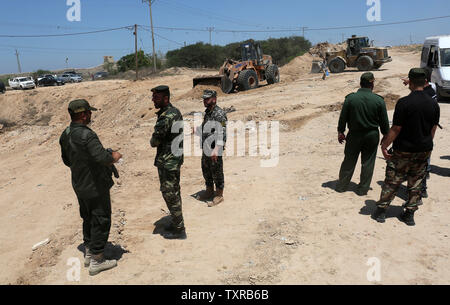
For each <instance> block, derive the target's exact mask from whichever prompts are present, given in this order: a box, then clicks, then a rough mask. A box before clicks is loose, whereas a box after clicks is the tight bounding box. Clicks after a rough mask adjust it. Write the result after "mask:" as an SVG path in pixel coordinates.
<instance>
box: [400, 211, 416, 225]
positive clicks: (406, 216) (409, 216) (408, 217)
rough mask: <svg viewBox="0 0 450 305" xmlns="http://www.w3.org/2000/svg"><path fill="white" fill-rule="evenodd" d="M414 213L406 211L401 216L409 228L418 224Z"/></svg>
mask: <svg viewBox="0 0 450 305" xmlns="http://www.w3.org/2000/svg"><path fill="white" fill-rule="evenodd" d="M414 212H415V211H412V210H410V209H406V210H405V212H403V214H402V216H401V220H403V222H404V223H406V224H407V225H408V226H415V225H416V223H415V222H414Z"/></svg>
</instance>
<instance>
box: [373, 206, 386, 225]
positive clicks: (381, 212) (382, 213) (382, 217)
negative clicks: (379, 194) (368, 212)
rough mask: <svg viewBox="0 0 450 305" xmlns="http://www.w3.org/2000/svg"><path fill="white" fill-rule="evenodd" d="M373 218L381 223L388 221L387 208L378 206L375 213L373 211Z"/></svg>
mask: <svg viewBox="0 0 450 305" xmlns="http://www.w3.org/2000/svg"><path fill="white" fill-rule="evenodd" d="M372 218H373V219H375V220H376V221H378V222H379V223H384V222H385V221H386V209H384V208H380V207H377V209H376V211H375V213H373V215H372Z"/></svg>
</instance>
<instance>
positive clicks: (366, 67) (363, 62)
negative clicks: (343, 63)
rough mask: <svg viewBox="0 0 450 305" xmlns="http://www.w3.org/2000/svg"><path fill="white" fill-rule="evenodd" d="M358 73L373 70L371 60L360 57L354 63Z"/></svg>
mask: <svg viewBox="0 0 450 305" xmlns="http://www.w3.org/2000/svg"><path fill="white" fill-rule="evenodd" d="M356 66H357V67H358V70H359V71H370V70H372V69H373V59H372V58H371V57H369V56H365V55H364V56H361V57H360V58H358V60H357V62H356Z"/></svg>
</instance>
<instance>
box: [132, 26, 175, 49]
mask: <svg viewBox="0 0 450 305" xmlns="http://www.w3.org/2000/svg"><path fill="white" fill-rule="evenodd" d="M140 27H141V28H142V29H143V30H144V31H147V32H150V30H149V29H146V28H145V26H142V25H141V26H140ZM154 34H155V36H158V37H159V38H162V39H164V40H167V41H170V42H173V43H176V44H178V45H180V46H183V45H184V44H183V43H181V42H178V41H175V40H171V39H169V38H166V37H164V36H161V35H159V34H157V33H154Z"/></svg>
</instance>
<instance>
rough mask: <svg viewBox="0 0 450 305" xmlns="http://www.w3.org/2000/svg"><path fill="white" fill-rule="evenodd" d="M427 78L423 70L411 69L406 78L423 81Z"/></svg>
mask: <svg viewBox="0 0 450 305" xmlns="http://www.w3.org/2000/svg"><path fill="white" fill-rule="evenodd" d="M426 77H427V73H426V72H425V70H424V69H421V68H412V69H411V70H409V74H408V78H409V79H421V78H423V79H425V78H426Z"/></svg>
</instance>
